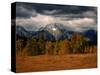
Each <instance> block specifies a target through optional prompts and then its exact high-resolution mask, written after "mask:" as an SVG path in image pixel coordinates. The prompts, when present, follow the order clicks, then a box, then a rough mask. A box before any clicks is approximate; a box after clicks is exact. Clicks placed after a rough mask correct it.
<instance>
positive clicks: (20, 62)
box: [16, 54, 97, 72]
mask: <svg viewBox="0 0 100 75" xmlns="http://www.w3.org/2000/svg"><path fill="white" fill-rule="evenodd" d="M95 67H97V55H96V54H69V55H54V56H51V55H40V56H18V55H17V56H16V72H30V71H50V70H63V69H64V70H65V69H80V68H95Z"/></svg>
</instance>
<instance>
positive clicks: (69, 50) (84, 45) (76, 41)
mask: <svg viewBox="0 0 100 75" xmlns="http://www.w3.org/2000/svg"><path fill="white" fill-rule="evenodd" d="M16 51H17V53H21V54H23V53H25V54H26V55H29V56H35V55H44V54H46V55H64V54H78V53H96V52H97V45H88V42H87V41H86V40H85V37H84V36H82V35H79V34H76V33H75V34H73V35H72V37H71V39H70V40H68V39H65V40H58V41H57V40H56V41H45V40H44V39H43V37H42V38H41V37H40V38H39V39H36V38H31V39H28V40H27V43H26V45H25V46H24V41H23V40H22V39H18V40H17V41H16Z"/></svg>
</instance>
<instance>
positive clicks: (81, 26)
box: [16, 3, 97, 31]
mask: <svg viewBox="0 0 100 75" xmlns="http://www.w3.org/2000/svg"><path fill="white" fill-rule="evenodd" d="M51 23H60V24H63V25H65V26H67V27H70V28H71V29H72V30H74V31H83V30H87V29H95V30H97V8H96V7H87V6H71V5H54V4H53V5H50V4H35V3H34V4H33V3H32V4H31V3H16V24H17V25H21V26H26V27H31V28H32V27H33V29H34V27H36V28H40V27H44V26H46V25H48V24H51Z"/></svg>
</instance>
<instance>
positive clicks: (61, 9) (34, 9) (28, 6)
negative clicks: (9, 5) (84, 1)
mask: <svg viewBox="0 0 100 75" xmlns="http://www.w3.org/2000/svg"><path fill="white" fill-rule="evenodd" d="M88 11H90V12H92V13H94V14H95V15H96V14H97V8H96V7H88V6H72V5H54V4H37V3H17V6H16V15H17V17H23V18H24V17H25V18H29V17H31V16H36V13H40V14H45V15H53V16H54V15H61V14H74V15H76V14H83V13H84V12H88ZM81 16H83V17H84V15H80V17H81ZM86 16H88V15H87V14H86ZM93 16H94V15H93Z"/></svg>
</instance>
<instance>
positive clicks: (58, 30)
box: [16, 23, 97, 43]
mask: <svg viewBox="0 0 100 75" xmlns="http://www.w3.org/2000/svg"><path fill="white" fill-rule="evenodd" d="M73 33H78V34H80V35H83V36H85V37H86V38H88V41H91V42H94V43H97V42H96V41H97V31H96V30H93V29H89V30H86V31H84V32H75V31H72V30H69V29H68V27H66V26H64V25H63V24H59V23H55V24H48V25H46V26H45V27H41V28H39V29H38V30H37V31H34V30H33V31H32V30H31V31H29V30H27V29H25V27H23V26H18V25H17V26H16V35H17V36H20V37H26V38H30V37H36V38H39V37H40V36H43V37H44V39H45V40H63V39H70V38H71V36H72V35H73Z"/></svg>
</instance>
